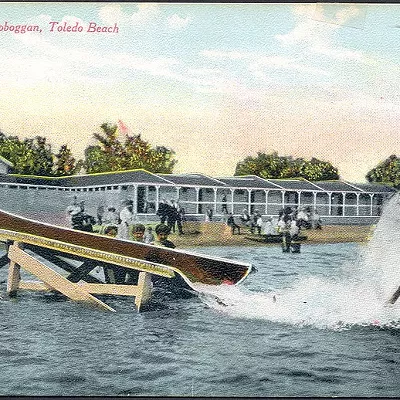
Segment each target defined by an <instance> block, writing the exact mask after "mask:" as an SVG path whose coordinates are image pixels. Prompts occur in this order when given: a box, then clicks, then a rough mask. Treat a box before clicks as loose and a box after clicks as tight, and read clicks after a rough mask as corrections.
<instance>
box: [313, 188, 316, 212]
mask: <svg viewBox="0 0 400 400" xmlns="http://www.w3.org/2000/svg"><path fill="white" fill-rule="evenodd" d="M316 208H317V192H313V209H314V210H315V209H316Z"/></svg>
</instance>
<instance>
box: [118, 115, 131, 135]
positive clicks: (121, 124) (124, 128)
mask: <svg viewBox="0 0 400 400" xmlns="http://www.w3.org/2000/svg"><path fill="white" fill-rule="evenodd" d="M118 128H119V130H120V131H121V133H124V134H125V135H127V134H128V131H129V128H128V127H127V126H126V125H125V124H124V122H123V121H121V120H120V119H119V120H118Z"/></svg>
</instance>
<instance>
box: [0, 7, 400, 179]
mask: <svg viewBox="0 0 400 400" xmlns="http://www.w3.org/2000/svg"><path fill="white" fill-rule="evenodd" d="M0 10H1V13H0V15H1V17H0V60H1V62H0V130H1V131H2V132H3V133H5V134H7V135H16V136H18V137H20V139H23V138H26V137H34V136H36V135H41V136H45V137H47V139H48V141H49V142H50V143H51V144H52V148H53V151H55V152H56V151H57V150H58V148H59V146H61V145H62V144H64V143H66V144H68V145H69V147H70V148H71V149H72V151H73V153H74V154H75V155H76V156H77V157H78V158H81V157H83V152H84V149H85V148H86V147H87V146H89V145H93V144H95V140H94V139H93V133H95V132H100V125H101V124H102V123H104V122H109V123H114V124H116V123H117V122H118V120H122V121H123V122H124V124H125V125H126V126H127V127H128V128H129V133H130V134H132V135H134V134H141V136H142V138H144V139H145V140H148V141H149V142H150V143H151V144H153V145H163V146H166V147H169V148H172V149H173V150H174V151H175V153H176V159H177V160H178V163H177V165H176V167H175V170H174V172H176V173H203V174H206V175H210V176H214V177H222V176H230V175H233V174H234V171H235V167H236V164H237V162H239V161H241V160H243V159H244V158H245V157H247V156H256V155H257V152H265V153H271V152H273V151H277V152H278V153H279V154H280V155H283V156H289V155H291V156H293V157H303V158H306V159H310V158H311V157H317V158H319V159H322V160H325V161H330V162H331V163H332V164H333V165H334V166H336V167H337V168H338V169H339V173H340V176H341V178H342V179H345V180H348V181H351V182H360V183H361V182H364V181H365V175H366V173H367V172H368V171H369V170H370V169H371V168H373V167H374V166H376V165H377V164H378V163H379V162H380V161H382V160H384V159H385V158H387V157H388V156H390V155H391V154H397V155H399V156H400V129H399V128H400V5H397V4H372V3H371V4H360V3H357V4H346V3H343V4H340V3H339V4H337V3H335V4H322V3H318V4H317V3H304V4H295V3H290V4H289V3H288V4H285V3H280V4H279V3H277V4H270V3H264V4H260V3H253V4H251V3H243V4H240V3H231V4H229V3H220V4H217V3H211V4H210V3H204V4H202V3H0ZM18 25H21V26H23V25H26V26H27V30H29V29H30V28H32V29H38V31H30V32H25V33H16V29H17V26H18ZM11 26H12V27H13V28H11ZM68 26H70V27H71V28H72V27H81V28H82V29H81V32H67V31H60V32H59V31H58V28H60V29H63V27H68ZM115 26H116V27H117V28H118V29H117V30H118V31H117V32H113V30H115V29H114V27H115ZM28 27H30V28H29V29H28ZM33 27H37V28H33ZM51 27H53V31H51ZM89 27H92V29H93V27H95V28H96V29H97V28H100V30H101V28H107V30H109V31H110V32H88V30H89ZM108 28H109V29H108ZM11 29H13V31H10V30H11ZM20 30H21V29H20ZM120 135H121V138H122V137H123V133H122V132H121V133H120Z"/></svg>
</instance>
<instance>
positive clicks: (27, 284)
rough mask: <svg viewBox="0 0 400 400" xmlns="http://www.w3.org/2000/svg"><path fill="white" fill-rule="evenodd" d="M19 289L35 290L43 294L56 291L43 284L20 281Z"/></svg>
mask: <svg viewBox="0 0 400 400" xmlns="http://www.w3.org/2000/svg"><path fill="white" fill-rule="evenodd" d="M19 289H25V290H35V291H42V292H51V291H52V290H54V289H53V288H51V287H50V286H49V285H46V284H45V283H43V282H36V281H20V282H19Z"/></svg>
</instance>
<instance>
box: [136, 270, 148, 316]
mask: <svg viewBox="0 0 400 400" xmlns="http://www.w3.org/2000/svg"><path fill="white" fill-rule="evenodd" d="M137 289H138V293H137V296H136V298H135V306H136V309H137V311H138V312H139V311H140V307H141V306H142V304H145V303H147V302H148V300H150V297H151V289H152V283H151V274H149V273H147V272H140V273H139V280H138V285H137Z"/></svg>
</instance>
